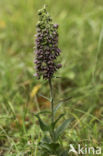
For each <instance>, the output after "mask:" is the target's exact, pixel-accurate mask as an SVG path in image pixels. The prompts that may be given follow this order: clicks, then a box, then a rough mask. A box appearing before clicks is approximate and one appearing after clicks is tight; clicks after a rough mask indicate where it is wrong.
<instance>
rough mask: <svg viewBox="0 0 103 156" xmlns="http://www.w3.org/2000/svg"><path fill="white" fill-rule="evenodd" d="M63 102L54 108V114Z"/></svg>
mask: <svg viewBox="0 0 103 156" xmlns="http://www.w3.org/2000/svg"><path fill="white" fill-rule="evenodd" d="M62 104H63V103H62V102H61V103H59V104H58V105H57V106H56V107H55V108H54V114H55V113H56V111H57V110H58V109H59V108H60V107H61V106H62Z"/></svg>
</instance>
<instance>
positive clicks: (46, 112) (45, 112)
mask: <svg viewBox="0 0 103 156" xmlns="http://www.w3.org/2000/svg"><path fill="white" fill-rule="evenodd" d="M48 113H51V112H50V111H40V112H38V113H37V115H39V114H48Z"/></svg>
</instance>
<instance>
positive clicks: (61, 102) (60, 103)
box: [54, 97, 72, 114]
mask: <svg viewBox="0 0 103 156" xmlns="http://www.w3.org/2000/svg"><path fill="white" fill-rule="evenodd" d="M71 98H72V97H68V98H66V99H63V100H61V101H59V102H58V103H59V104H58V105H57V106H56V107H55V108H54V114H55V113H56V112H57V110H58V109H59V108H60V107H61V106H62V105H63V102H66V101H68V100H70V99H71Z"/></svg>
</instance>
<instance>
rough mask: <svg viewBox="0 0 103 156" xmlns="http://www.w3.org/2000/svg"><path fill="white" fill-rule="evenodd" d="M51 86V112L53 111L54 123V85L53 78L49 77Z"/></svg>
mask: <svg viewBox="0 0 103 156" xmlns="http://www.w3.org/2000/svg"><path fill="white" fill-rule="evenodd" d="M49 86H50V102H51V113H52V123H53V122H54V98H53V87H52V80H51V78H49Z"/></svg>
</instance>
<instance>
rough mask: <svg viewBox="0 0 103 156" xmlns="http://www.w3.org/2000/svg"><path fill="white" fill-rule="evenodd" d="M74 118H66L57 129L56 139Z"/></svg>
mask: <svg viewBox="0 0 103 156" xmlns="http://www.w3.org/2000/svg"><path fill="white" fill-rule="evenodd" d="M71 121H72V119H67V120H65V121H64V122H63V123H62V124H61V125H60V126H59V127H58V128H57V129H56V131H55V138H56V140H57V139H58V137H59V136H60V135H61V134H62V133H63V132H64V130H65V129H66V128H67V127H68V126H69V124H70V123H71Z"/></svg>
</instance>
